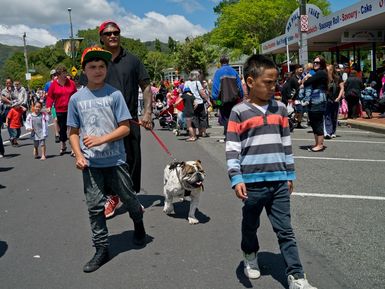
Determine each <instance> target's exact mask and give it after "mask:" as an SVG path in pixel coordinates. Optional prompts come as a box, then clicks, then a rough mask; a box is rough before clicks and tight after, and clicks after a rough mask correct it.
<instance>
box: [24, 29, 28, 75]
mask: <svg viewBox="0 0 385 289" xmlns="http://www.w3.org/2000/svg"><path fill="white" fill-rule="evenodd" d="M26 37H27V34H26V33H25V32H24V34H23V42H24V60H25V69H26V73H28V72H29V67H28V55H27V41H26V40H25V38H26Z"/></svg>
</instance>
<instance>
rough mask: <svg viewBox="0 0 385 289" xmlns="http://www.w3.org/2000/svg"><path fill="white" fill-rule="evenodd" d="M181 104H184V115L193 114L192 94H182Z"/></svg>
mask: <svg viewBox="0 0 385 289" xmlns="http://www.w3.org/2000/svg"><path fill="white" fill-rule="evenodd" d="M181 97H182V99H183V104H184V109H183V113H184V117H192V116H193V115H194V99H195V97H194V95H193V94H190V93H186V92H185V93H183V94H182V96H181Z"/></svg>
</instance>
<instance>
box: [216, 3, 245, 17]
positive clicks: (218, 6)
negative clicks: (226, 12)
mask: <svg viewBox="0 0 385 289" xmlns="http://www.w3.org/2000/svg"><path fill="white" fill-rule="evenodd" d="M238 2H239V0H223V1H221V2H219V3H218V5H217V6H215V7H214V8H213V10H214V12H215V13H216V14H218V15H220V14H222V10H223V8H224V7H226V6H229V5H231V4H234V3H238Z"/></svg>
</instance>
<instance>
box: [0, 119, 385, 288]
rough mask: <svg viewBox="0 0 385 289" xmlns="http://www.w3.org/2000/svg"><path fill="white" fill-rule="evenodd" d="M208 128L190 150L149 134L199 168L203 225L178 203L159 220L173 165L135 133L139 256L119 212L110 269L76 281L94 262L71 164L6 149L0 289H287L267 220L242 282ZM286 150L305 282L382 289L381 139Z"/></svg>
mask: <svg viewBox="0 0 385 289" xmlns="http://www.w3.org/2000/svg"><path fill="white" fill-rule="evenodd" d="M212 126H213V127H212V128H211V129H209V132H210V133H211V136H210V138H206V139H199V140H198V141H197V142H195V143H186V142H185V141H184V139H185V137H183V136H181V137H175V136H174V135H173V134H172V133H171V132H169V131H163V130H158V129H156V130H155V132H156V133H157V134H158V135H159V136H160V138H161V139H163V141H164V142H165V143H166V145H167V147H168V148H169V150H170V151H171V152H172V154H173V156H174V157H175V158H177V159H178V160H193V159H200V160H201V161H202V163H203V165H204V168H205V170H206V172H207V178H206V181H205V192H204V193H203V195H202V197H201V203H200V206H199V213H198V219H199V220H200V221H201V223H200V224H198V225H189V224H188V222H187V220H186V217H187V210H188V203H187V202H178V203H176V205H175V210H176V215H175V216H172V217H170V216H166V215H165V214H164V213H163V212H162V204H163V196H162V178H163V176H162V174H163V169H164V167H165V165H166V164H167V163H169V162H170V161H171V158H170V157H169V156H168V155H167V154H166V153H165V152H164V151H163V150H162V148H161V147H160V146H159V144H158V143H157V142H156V140H155V139H154V138H153V136H152V135H151V134H150V133H149V132H146V131H143V132H142V147H143V149H142V155H143V179H142V192H141V193H140V195H139V197H140V200H141V202H142V204H143V205H144V207H145V208H146V212H145V219H144V221H145V226H146V229H147V234H148V238H147V241H148V244H147V246H146V247H145V248H137V247H135V246H134V245H133V244H132V242H131V237H132V233H133V224H132V221H131V220H130V219H129V217H128V215H127V213H125V212H124V209H123V208H121V209H120V210H118V213H117V216H115V217H114V218H112V219H110V220H108V227H109V232H110V242H111V253H112V259H111V260H110V261H109V262H108V263H107V264H105V265H104V266H103V267H102V268H100V269H99V270H98V271H96V272H94V273H91V274H85V273H83V272H82V267H83V265H84V263H85V262H87V261H88V260H89V258H90V257H92V255H93V253H94V250H93V248H92V245H91V239H90V227H89V221H88V216H87V210H86V205H85V202H84V195H83V192H82V190H83V189H82V178H81V174H80V172H79V171H78V170H76V169H75V167H74V159H73V158H71V157H70V155H69V154H67V155H64V156H59V155H58V152H59V148H58V145H57V144H55V143H54V142H53V137H52V135H51V137H50V139H49V142H48V156H49V158H48V159H47V160H46V161H40V160H35V159H33V157H32V141H31V140H29V139H25V140H22V141H21V142H20V143H21V144H22V145H21V146H20V147H19V148H12V147H10V146H9V145H7V146H6V148H5V149H6V158H4V159H0V284H1V285H0V287H1V288H2V289H45V288H47V289H57V288H63V289H64V288H65V289H67V288H71V289H72V288H75V289H77V288H81V289H88V288H90V289H91V288H133V289H134V288H135V289H144V288H150V289H166V288H167V289H173V288H178V289H179V288H188V289H211V288H212V289H217V288H221V289H237V288H266V289H275V288H287V283H286V277H285V273H284V263H283V260H282V257H281V255H280V253H279V249H278V244H277V241H276V238H275V235H274V233H273V232H272V229H271V226H270V224H269V222H268V220H267V218H266V217H265V216H263V218H262V225H261V229H260V231H259V236H260V243H261V251H260V252H259V265H260V267H261V271H262V277H261V278H260V279H259V280H255V281H249V280H247V279H246V278H245V277H244V276H243V273H242V271H243V268H242V262H241V261H242V255H241V251H240V248H239V247H240V222H241V203H240V202H239V201H238V200H237V199H236V198H235V196H234V194H233V192H232V190H231V188H230V186H229V181H228V178H227V175H226V166H225V159H224V144H221V143H218V142H216V140H217V139H218V138H220V136H221V132H222V128H221V127H218V126H217V125H216V121H215V120H213V121H212ZM2 133H3V139H5V136H6V135H7V134H6V132H5V131H3V132H2ZM292 138H293V148H294V153H295V158H296V169H297V175H298V180H297V181H296V182H295V193H294V194H293V196H292V222H293V226H294V228H295V232H296V236H297V241H298V245H299V249H300V255H301V259H302V262H303V265H304V267H305V271H306V272H307V276H308V279H309V280H310V281H311V283H312V284H314V285H316V286H317V287H318V288H346V289H362V288H372V289H377V288H378V289H383V288H385V262H384V260H385V255H384V254H385V253H384V252H385V245H384V241H383V239H384V236H385V229H384V223H385V192H384V186H383V184H384V181H383V179H384V177H383V176H384V170H383V168H384V164H385V157H384V150H385V146H384V145H385V137H384V135H381V134H375V133H371V132H365V131H362V130H355V129H351V128H347V127H341V128H339V130H338V137H337V138H336V139H333V140H330V141H327V143H326V144H327V146H328V148H327V150H326V151H325V152H322V153H310V152H307V151H306V150H305V149H304V148H305V146H307V145H310V144H311V143H312V134H311V133H309V130H307V129H301V130H295V131H294V133H293V135H292ZM352 196H353V197H354V198H352Z"/></svg>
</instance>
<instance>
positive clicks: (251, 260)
mask: <svg viewBox="0 0 385 289" xmlns="http://www.w3.org/2000/svg"><path fill="white" fill-rule="evenodd" d="M244 256H245V258H244V260H243V265H244V270H243V272H244V273H245V275H246V277H247V278H250V279H258V278H259V277H260V276H261V272H259V268H258V260H257V255H256V254H255V253H251V254H244Z"/></svg>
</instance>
